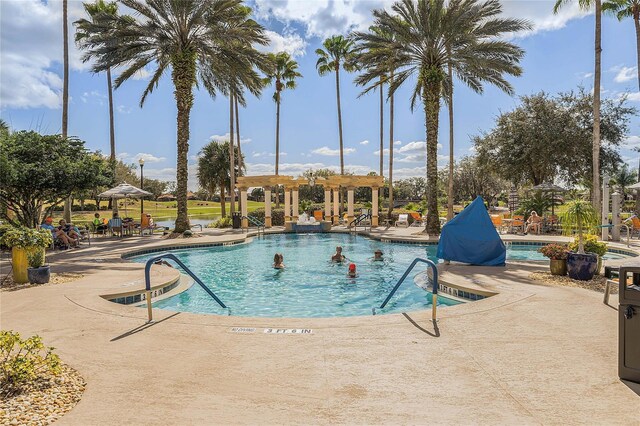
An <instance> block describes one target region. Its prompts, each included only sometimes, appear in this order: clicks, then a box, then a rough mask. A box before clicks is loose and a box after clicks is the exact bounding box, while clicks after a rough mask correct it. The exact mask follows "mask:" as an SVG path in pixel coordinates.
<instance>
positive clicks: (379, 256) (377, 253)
mask: <svg viewBox="0 0 640 426" xmlns="http://www.w3.org/2000/svg"><path fill="white" fill-rule="evenodd" d="M373 260H377V261H383V260H384V259H383V258H382V250H380V249H378V250H376V251H375V252H373Z"/></svg>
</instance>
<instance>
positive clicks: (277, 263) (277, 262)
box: [273, 253, 284, 269]
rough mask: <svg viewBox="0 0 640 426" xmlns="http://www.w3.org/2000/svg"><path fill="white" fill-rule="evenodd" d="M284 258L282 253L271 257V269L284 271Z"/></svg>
mask: <svg viewBox="0 0 640 426" xmlns="http://www.w3.org/2000/svg"><path fill="white" fill-rule="evenodd" d="M283 262H284V256H283V255H282V253H276V254H275V255H274V256H273V269H284V263H283Z"/></svg>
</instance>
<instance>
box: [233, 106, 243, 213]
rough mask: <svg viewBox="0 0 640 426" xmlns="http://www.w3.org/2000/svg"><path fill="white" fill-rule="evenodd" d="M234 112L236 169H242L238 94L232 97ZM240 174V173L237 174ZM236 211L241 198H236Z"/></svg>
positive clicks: (240, 209)
mask: <svg viewBox="0 0 640 426" xmlns="http://www.w3.org/2000/svg"><path fill="white" fill-rule="evenodd" d="M233 104H234V107H235V112H236V139H237V141H238V171H241V170H242V167H243V164H242V147H241V146H240V114H239V113H238V95H236V96H234V97H233ZM238 175H240V173H239V174H238ZM238 211H242V198H238Z"/></svg>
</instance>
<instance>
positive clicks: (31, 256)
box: [27, 247, 45, 268]
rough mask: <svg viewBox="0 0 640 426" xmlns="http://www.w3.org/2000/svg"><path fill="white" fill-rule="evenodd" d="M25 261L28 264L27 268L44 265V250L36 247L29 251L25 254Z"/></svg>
mask: <svg viewBox="0 0 640 426" xmlns="http://www.w3.org/2000/svg"><path fill="white" fill-rule="evenodd" d="M27 260H28V262H29V267H31V268H39V267H41V266H42V265H44V261H45V255H44V248H42V247H36V248H33V249H30V250H29V251H28V252H27Z"/></svg>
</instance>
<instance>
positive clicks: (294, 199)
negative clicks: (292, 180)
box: [291, 188, 300, 222]
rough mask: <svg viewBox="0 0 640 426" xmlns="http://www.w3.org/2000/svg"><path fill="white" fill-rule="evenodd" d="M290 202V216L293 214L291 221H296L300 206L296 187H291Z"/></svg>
mask: <svg viewBox="0 0 640 426" xmlns="http://www.w3.org/2000/svg"><path fill="white" fill-rule="evenodd" d="M291 204H293V205H292V206H291V207H292V208H293V212H292V216H293V219H292V220H293V221H294V222H297V221H298V216H299V214H300V206H299V205H298V188H293V197H292V200H291Z"/></svg>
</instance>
